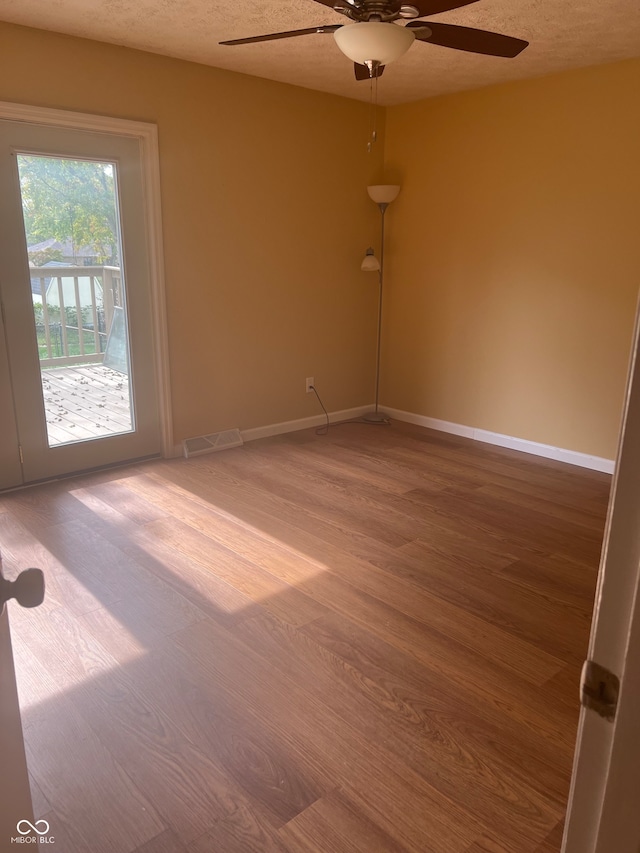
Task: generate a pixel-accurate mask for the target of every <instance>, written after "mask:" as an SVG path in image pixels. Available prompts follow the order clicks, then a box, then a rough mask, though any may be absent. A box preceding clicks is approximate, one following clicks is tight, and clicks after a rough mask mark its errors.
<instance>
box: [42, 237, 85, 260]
mask: <svg viewBox="0 0 640 853" xmlns="http://www.w3.org/2000/svg"><path fill="white" fill-rule="evenodd" d="M47 249H51V250H53V251H54V252H60V253H61V254H62V256H63V257H65V258H95V257H96V250H95V248H94V247H93V246H80V247H78V246H76V247H75V250H74V246H73V243H72V241H71V240H64V241H62V240H56V239H55V237H49V239H48V240H43V241H42V242H41V243H34V244H33V245H32V246H27V252H29V254H31V253H32V252H46V251H47Z"/></svg>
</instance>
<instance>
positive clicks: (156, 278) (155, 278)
mask: <svg viewBox="0 0 640 853" xmlns="http://www.w3.org/2000/svg"><path fill="white" fill-rule="evenodd" d="M0 119H8V120H11V121H23V122H28V123H30V124H40V125H47V126H53V127H62V128H68V129H70V130H84V131H92V132H94V133H95V132H97V133H105V134H108V133H112V134H114V135H116V136H129V137H133V138H134V139H137V140H138V142H139V145H140V159H141V163H142V175H143V182H144V186H143V193H144V208H145V217H146V222H147V235H148V255H149V257H148V261H149V271H150V279H151V282H150V284H151V294H150V296H151V323H152V327H153V357H154V365H155V374H156V385H157V391H158V412H159V418H160V446H161V451H162V455H163V457H171V456H175V455H176V448H175V447H174V444H173V418H172V411H171V387H170V381H169V345H168V338H167V309H166V298H165V277H164V256H163V250H162V213H161V203H160V157H159V149H158V128H157V126H156V125H155V124H150V123H148V122H142V121H130V120H129V119H120V118H112V117H111V116H100V115H92V114H91V113H76V112H71V111H70V110H55V109H49V108H48V107H33V106H29V105H26V104H12V103H9V102H8V101H0Z"/></svg>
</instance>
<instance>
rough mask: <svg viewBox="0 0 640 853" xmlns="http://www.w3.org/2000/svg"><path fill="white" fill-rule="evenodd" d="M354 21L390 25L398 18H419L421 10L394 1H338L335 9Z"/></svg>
mask: <svg viewBox="0 0 640 853" xmlns="http://www.w3.org/2000/svg"><path fill="white" fill-rule="evenodd" d="M333 8H334V10H335V11H336V12H340V14H342V15H346V17H347V18H351V20H352V21H372V22H374V21H378V22H380V21H382V22H384V23H388V22H391V21H397V20H398V18H418V17H419V16H420V10H419V9H417V8H416V7H415V6H411V5H410V4H408V3H401V2H393V0H337V2H336V4H335V6H334V7H333Z"/></svg>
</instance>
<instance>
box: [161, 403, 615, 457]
mask: <svg viewBox="0 0 640 853" xmlns="http://www.w3.org/2000/svg"><path fill="white" fill-rule="evenodd" d="M372 408H373V406H372V405H368V406H357V407H355V408H353V409H343V410H342V411H339V412H330V413H329V422H330V423H336V422H337V421H347V420H350V419H351V418H360V417H362V415H364V414H365V413H366V412H370V411H371V409H372ZM381 409H382V411H384V412H386V413H387V414H388V415H389V417H390V418H394V419H395V420H398V421H406V423H410V424H416V425H418V426H423V427H426V428H427V429H435V430H439V431H440V432H448V433H450V434H451V435H460V436H462V437H463V438H470V439H473V440H474V441H483V442H485V443H486V444H495V445H497V446H498V447H508V448H510V449H511V450H518V451H520V452H521V453H531V454H532V455H534V456H543V457H545V458H546V459H556V460H557V461H558V462H566V463H568V464H569V465H578V466H579V467H580V468H590V469H591V470H593V471H602V472H603V473H605V474H613V471H614V468H615V461H614V460H613V459H604V458H603V457H601V456H591V455H590V454H588V453H579V452H578V451H576V450H566V449H565V448H563V447H554V446H553V445H551V444H540V443H539V442H537V441H527V440H526V439H524V438H516V437H515V436H512V435H503V434H502V433H499V432H489V431H488V430H485V429H476V428H475V427H470V426H465V425H464V424H455V423H452V422H451V421H441V420H439V419H438V418H428V417H426V416H425V415H416V414H414V413H413V412H403V411H402V410H401V409H392V408H389V407H388V406H381ZM325 423H326V418H325V416H324V415H313V416H312V417H310V418H299V419H298V420H295V421H282V422H281V423H278V424H267V425H266V426H262V427H254V428H253V429H245V430H240V435H241V436H242V440H243V441H255V440H256V439H259V438H269V436H272V435H283V434H284V433H287V432H297V431H298V430H301V429H310V428H312V427H319V426H322V425H323V424H325ZM175 450H176V453H175V455H176V456H181V455H182V449H181V448H179V447H178V446H176V448H175Z"/></svg>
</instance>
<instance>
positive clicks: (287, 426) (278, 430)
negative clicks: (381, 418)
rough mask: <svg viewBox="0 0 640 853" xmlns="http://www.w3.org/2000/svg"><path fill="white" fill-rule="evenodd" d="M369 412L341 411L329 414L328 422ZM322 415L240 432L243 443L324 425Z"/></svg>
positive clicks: (365, 408)
mask: <svg viewBox="0 0 640 853" xmlns="http://www.w3.org/2000/svg"><path fill="white" fill-rule="evenodd" d="M369 411H371V406H357V407H356V408H354V409H343V410H342V411H341V412H329V422H330V423H335V422H336V421H348V420H350V419H351V418H360V417H362V415H364V414H365V412H369ZM326 422H327V419H326V418H325V416H324V415H313V416H312V417H310V418H300V419H298V420H296V421H283V422H282V423H279V424H268V425H267V426H263V427H255V428H254V429H243V430H240V435H241V436H242V440H243V441H255V440H256V439H257V438H269V436H271V435H282V434H284V433H285V432H296V431H297V430H300V429H310V428H311V427H320V426H323V425H324V424H326Z"/></svg>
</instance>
